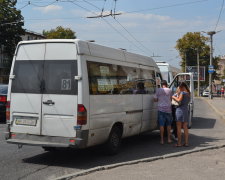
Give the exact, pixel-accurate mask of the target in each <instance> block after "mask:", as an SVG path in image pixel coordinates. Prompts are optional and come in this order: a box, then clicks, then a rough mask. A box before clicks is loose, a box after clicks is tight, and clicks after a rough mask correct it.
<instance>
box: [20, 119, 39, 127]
mask: <svg viewBox="0 0 225 180" xmlns="http://www.w3.org/2000/svg"><path fill="white" fill-rule="evenodd" d="M36 123H37V119H28V118H27V119H26V118H17V119H16V125H26V126H36Z"/></svg>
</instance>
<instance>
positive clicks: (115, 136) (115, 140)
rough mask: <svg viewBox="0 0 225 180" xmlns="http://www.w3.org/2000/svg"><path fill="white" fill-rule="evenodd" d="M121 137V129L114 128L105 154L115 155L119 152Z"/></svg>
mask: <svg viewBox="0 0 225 180" xmlns="http://www.w3.org/2000/svg"><path fill="white" fill-rule="evenodd" d="M121 137H122V129H121V128H120V127H119V126H114V127H113V128H112V130H111V132H110V134H109V138H108V141H107V143H106V150H107V154H109V155H115V154H117V153H118V152H119V150H120V146H121Z"/></svg>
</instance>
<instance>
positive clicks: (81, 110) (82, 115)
mask: <svg viewBox="0 0 225 180" xmlns="http://www.w3.org/2000/svg"><path fill="white" fill-rule="evenodd" d="M85 124H87V110H86V108H85V106H84V105H83V104H78V108H77V125H85Z"/></svg>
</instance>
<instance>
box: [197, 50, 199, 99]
mask: <svg viewBox="0 0 225 180" xmlns="http://www.w3.org/2000/svg"><path fill="white" fill-rule="evenodd" d="M197 66H198V96H200V66H199V49H198V48H197Z"/></svg>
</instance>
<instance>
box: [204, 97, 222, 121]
mask: <svg viewBox="0 0 225 180" xmlns="http://www.w3.org/2000/svg"><path fill="white" fill-rule="evenodd" d="M202 99H204V100H205V101H206V102H207V103H208V104H209V105H210V106H211V107H212V108H213V110H214V111H215V112H216V113H217V114H219V115H220V116H221V118H222V119H223V120H225V98H221V97H214V98H213V99H209V98H208V97H204V98H203V97H202Z"/></svg>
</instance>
